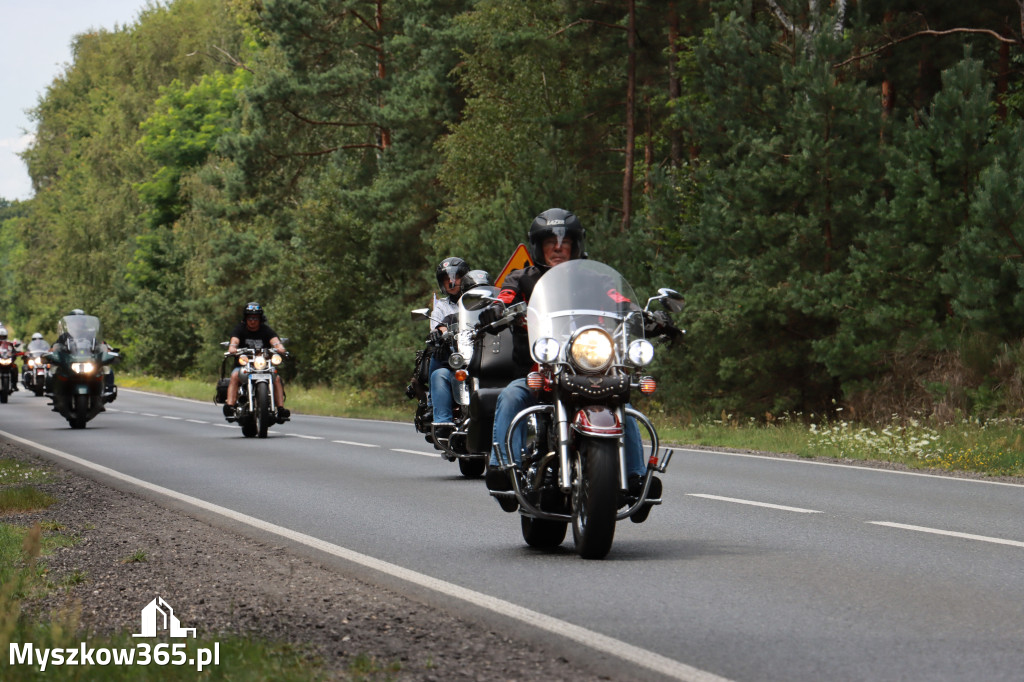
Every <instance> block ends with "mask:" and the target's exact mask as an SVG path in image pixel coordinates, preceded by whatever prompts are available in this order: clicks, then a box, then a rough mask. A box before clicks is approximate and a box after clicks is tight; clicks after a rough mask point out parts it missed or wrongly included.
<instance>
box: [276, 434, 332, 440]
mask: <svg viewBox="0 0 1024 682" xmlns="http://www.w3.org/2000/svg"><path fill="white" fill-rule="evenodd" d="M283 435H285V436H292V437H293V438H305V439H306V440H323V439H324V437H323V436H304V435H302V434H301V433H285V434H283Z"/></svg>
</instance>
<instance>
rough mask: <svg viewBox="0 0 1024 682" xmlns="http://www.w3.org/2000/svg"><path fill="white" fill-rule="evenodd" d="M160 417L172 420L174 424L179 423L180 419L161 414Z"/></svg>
mask: <svg viewBox="0 0 1024 682" xmlns="http://www.w3.org/2000/svg"><path fill="white" fill-rule="evenodd" d="M160 416H161V417H163V418H164V419H172V420H174V421H176V422H180V421H181V417H172V416H171V415H169V414H163V415H160Z"/></svg>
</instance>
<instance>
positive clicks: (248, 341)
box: [224, 301, 291, 421]
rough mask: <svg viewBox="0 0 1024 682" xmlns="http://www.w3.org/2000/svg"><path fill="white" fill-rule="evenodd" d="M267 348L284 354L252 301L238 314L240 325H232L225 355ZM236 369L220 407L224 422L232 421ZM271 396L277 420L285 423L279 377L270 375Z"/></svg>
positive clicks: (288, 412)
mask: <svg viewBox="0 0 1024 682" xmlns="http://www.w3.org/2000/svg"><path fill="white" fill-rule="evenodd" d="M268 346H269V347H271V348H273V349H274V350H276V351H277V352H278V353H282V354H283V353H284V352H285V350H284V345H283V344H282V343H281V339H280V338H279V337H278V336H277V332H275V331H274V330H273V329H271V328H270V326H269V325H267V316H266V313H265V312H264V311H263V306H261V305H260V304H259V303H256V302H255V301H254V302H252V303H249V304H247V305H246V306H245V310H244V312H243V313H242V321H241V322H239V323H238V324H237V325H235V328H234V329H232V330H231V341H230V342H229V343H228V352H229V353H235V352H237V351H238V349H239V347H243V348H255V349H257V350H259V349H261V348H266V347H268ZM240 369H241V368H240V367H235V369H233V370H232V371H231V379H230V383H229V384H228V395H227V401H226V402H225V403H224V416H225V417H227V418H228V420H232V419H234V417H235V403H236V401H237V400H238V383H239V381H240V378H239V376H238V375H239V370H240ZM274 396H275V401H276V402H277V416H278V419H279V420H282V421H283V420H285V419H288V418H289V417H290V416H291V411H290V410H288V409H287V408H285V406H284V389H283V386H282V384H281V376H280V375H279V374H275V375H274Z"/></svg>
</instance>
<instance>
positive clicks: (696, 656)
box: [0, 388, 1024, 682]
mask: <svg viewBox="0 0 1024 682" xmlns="http://www.w3.org/2000/svg"><path fill="white" fill-rule="evenodd" d="M211 393H212V388H211ZM46 402H47V401H46V400H45V399H44V398H36V397H34V396H32V395H31V394H29V393H26V392H25V391H22V392H20V393H17V394H15V395H14V396H12V398H11V400H10V402H9V403H8V404H6V405H3V406H0V437H3V436H4V434H10V435H13V436H16V437H18V438H19V439H24V440H25V441H30V442H31V443H37V444H40V445H43V446H45V447H47V448H52V449H54V450H57V451H60V452H63V453H68V454H71V455H74V456H77V457H79V458H82V459H83V460H87V461H89V462H93V463H95V464H98V465H101V466H105V467H109V468H110V469H113V470H115V471H117V472H121V473H122V474H124V475H126V476H130V477H134V478H136V479H140V480H142V481H146V482H149V483H150V484H153V485H155V486H160V487H162V488H166V489H169V490H172V491H176V492H177V493H179V494H182V495H187V496H190V497H193V498H198V499H199V500H203V501H206V502H208V503H210V504H211V505H217V506H218V507H222V508H226V509H229V510H233V511H234V512H236V513H237V514H240V515H246V516H247V517H252V518H254V519H259V520H261V521H262V522H265V523H267V524H273V525H274V526H275V527H281V528H285V529H289V530H291V531H295V532H296V533H301V534H303V536H309V537H312V538H316V539H317V540H319V541H321V542H324V543H329V544H330V545H332V546H337V547H340V548H345V549H346V550H350V551H352V552H355V553H359V555H363V556H366V557H372V558H375V559H378V560H381V561H383V562H387V563H388V564H389V565H394V566H398V567H402V568H404V569H407V570H408V571H411V572H412V573H414V574H415V575H417V576H426V577H427V579H428V580H427V582H428V583H429V580H436V581H443V583H444V584H445V585H449V586H454V591H453V592H452V593H450V594H449V595H448V596H447V597H446V599H447V607H448V608H450V609H452V610H456V611H458V610H459V609H460V608H462V607H461V606H460V604H461V603H462V602H461V600H460V593H459V590H460V589H465V590H467V591H468V592H467V594H470V593H471V594H482V595H487V596H490V597H494V598H496V599H497V600H503V602H496V603H498V604H502V603H505V602H508V603H511V604H513V605H517V606H518V607H522V608H523V609H526V610H527V611H524V613H525V614H526V615H525V616H523V615H522V614H520V616H519V620H518V622H517V624H516V627H519V628H520V629H521V628H522V627H523V623H524V621H525V622H527V623H529V619H530V618H532V617H536V618H537V621H538V623H540V622H541V619H540V617H539V616H537V614H541V615H543V616H545V617H547V619H548V620H544V622H545V623H547V624H548V625H547V627H549V628H552V629H556V630H557V629H558V628H559V627H564V629H565V630H566V631H568V630H570V629H573V627H575V628H576V629H581V630H584V631H585V632H586V633H589V634H588V635H587V636H591V634H592V635H593V638H594V642H595V644H594V645H593V646H595V647H597V648H598V649H600V652H599V654H596V655H600V656H604V657H605V658H612V659H614V658H616V656H619V655H620V654H619V653H617V652H618V651H619V649H618V648H617V647H618V646H619V645H620V644H621V645H622V651H626V652H630V651H631V652H633V653H632V655H633V656H634V657H635V655H636V652H637V649H636V648H639V649H640V650H641V651H640V653H641V655H643V651H649V652H653V653H655V654H658V655H660V656H662V657H665V658H666V659H668V660H670V661H675V662H678V663H679V664H680V665H679V666H678V668H672V667H671V666H666V665H664V664H663V663H659V662H658V661H661V660H662V659H656V658H652V659H651V660H652V663H651V665H650V666H648V667H645V666H643V665H637V664H636V663H635V662H633V663H626V664H623V665H622V666H620V667H618V668H616V670H617V672H615V673H613V675H614V676H615V677H620V676H622V673H621V671H622V670H633V671H635V673H636V677H637V678H648V677H657V676H659V675H661V676H667V677H676V678H679V679H702V678H706V679H713V677H714V676H718V677H721V678H726V679H732V680H744V681H745V680H751V681H754V680H758V681H760V680H785V681H787V682H795V681H808V682H810V681H815V682H816V681H818V680H832V681H837V680H1014V681H1019V680H1024V524H1022V523H1021V519H1024V487H1022V486H1016V485H1008V484H999V483H991V482H981V481H973V480H964V479H952V478H946V477H937V476H927V475H916V474H906V473H898V472H891V471H885V470H879V469H865V468H857V467H848V466H833V465H825V464H818V463H813V462H806V461H794V460H786V459H779V458H765V457H755V456H744V455H733V454H726V453H711V452H702V451H685V450H682V451H677V452H676V454H675V456H674V457H673V459H672V462H671V465H670V468H669V470H668V472H667V473H666V474H665V475H664V476H663V481H664V489H665V490H664V500H665V503H664V504H663V505H661V506H660V507H657V508H655V509H654V511H653V512H652V514H651V517H650V519H649V520H648V522H647V523H645V524H642V525H635V524H632V523H630V522H628V521H627V522H625V523H622V524H620V525H619V527H618V529H617V532H616V538H615V544H614V545H613V547H612V551H611V553H610V554H609V556H608V557H607V559H605V560H603V561H583V560H581V559H579V558H578V557H577V556H576V555H575V554H574V553H573V551H572V534H571V532H570V533H569V536H568V538H567V540H566V542H565V543H564V544H563V546H562V548H561V549H560V551H556V552H552V553H545V552H537V551H534V550H531V549H529V548H528V547H526V545H525V544H524V543H523V541H522V537H521V534H520V529H519V518H518V515H515V514H505V513H504V512H502V511H501V510H500V509H499V507H498V505H497V503H496V502H495V501H494V500H493V499H491V498H490V497H489V496H488V495H487V493H486V490H485V488H484V485H483V482H482V481H481V480H480V479H477V480H467V479H464V478H463V477H462V476H461V475H460V474H459V470H458V465H457V464H455V463H449V462H447V461H445V460H442V459H440V458H439V457H437V456H436V453H435V451H434V450H433V449H432V448H431V447H430V446H429V445H427V444H426V443H425V442H424V441H423V439H422V437H421V436H420V435H418V434H416V433H415V431H414V429H413V428H412V426H411V425H410V424H401V423H391V422H379V421H365V420H352V419H335V418H324V417H309V416H303V415H295V416H294V417H293V419H292V421H291V422H290V423H288V424H284V425H277V426H274V427H273V428H272V429H271V433H270V437H269V438H267V439H266V440H259V439H246V438H243V437H242V435H241V431H240V429H238V428H237V427H236V426H230V425H228V424H226V423H225V422H224V420H223V418H222V417H221V416H220V408H219V407H217V406H214V405H213V404H212V403H205V404H204V403H199V402H194V401H186V400H180V399H174V398H167V397H162V396H155V395H148V394H143V393H139V392H135V391H122V392H121V395H120V397H119V398H118V400H117V402H115V403H114V404H112V405H111V406H110V407H109V408H108V411H107V412H105V413H103V414H100V415H99V416H98V417H97V418H96V419H94V420H93V421H92V422H90V424H89V427H88V428H87V429H85V430H84V431H74V430H72V429H70V428H69V427H68V425H67V423H66V422H65V421H64V420H63V419H62V418H60V417H59V415H57V414H56V413H54V412H51V411H50V408H49V407H47V405H46ZM410 409H411V408H410ZM149 494H152V493H149ZM421 584H422V583H421ZM420 589H422V588H420ZM479 604H480V602H479V600H478V601H477V602H476V606H469V605H467V606H466V607H465V608H466V609H467V611H471V610H473V609H477V610H479V608H480V606H479ZM485 608H486V607H485ZM506 610H508V609H507V608H506ZM531 614H532V615H531ZM551 623H554V625H553V626H552V625H551ZM565 624H569V625H565ZM538 626H539V625H538ZM510 627H512V625H510ZM527 627H529V625H527ZM565 646H566V647H568V648H575V649H577V650H578V649H579V646H580V645H579V644H578V643H574V642H569V641H567V642H566V643H565ZM621 655H622V656H626V657H628V656H627V654H621ZM631 666H632V667H631ZM630 676H631V675H630Z"/></svg>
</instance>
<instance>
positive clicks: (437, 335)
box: [428, 329, 444, 346]
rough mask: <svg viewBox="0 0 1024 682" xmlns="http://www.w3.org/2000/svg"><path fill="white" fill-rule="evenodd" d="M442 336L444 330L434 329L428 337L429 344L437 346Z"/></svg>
mask: <svg viewBox="0 0 1024 682" xmlns="http://www.w3.org/2000/svg"><path fill="white" fill-rule="evenodd" d="M442 338H444V332H443V331H441V330H440V329H435V330H434V331H432V332H430V338H429V339H428V340H429V341H430V343H431V344H433V345H435V346H438V345H440V344H441V339H442Z"/></svg>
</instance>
